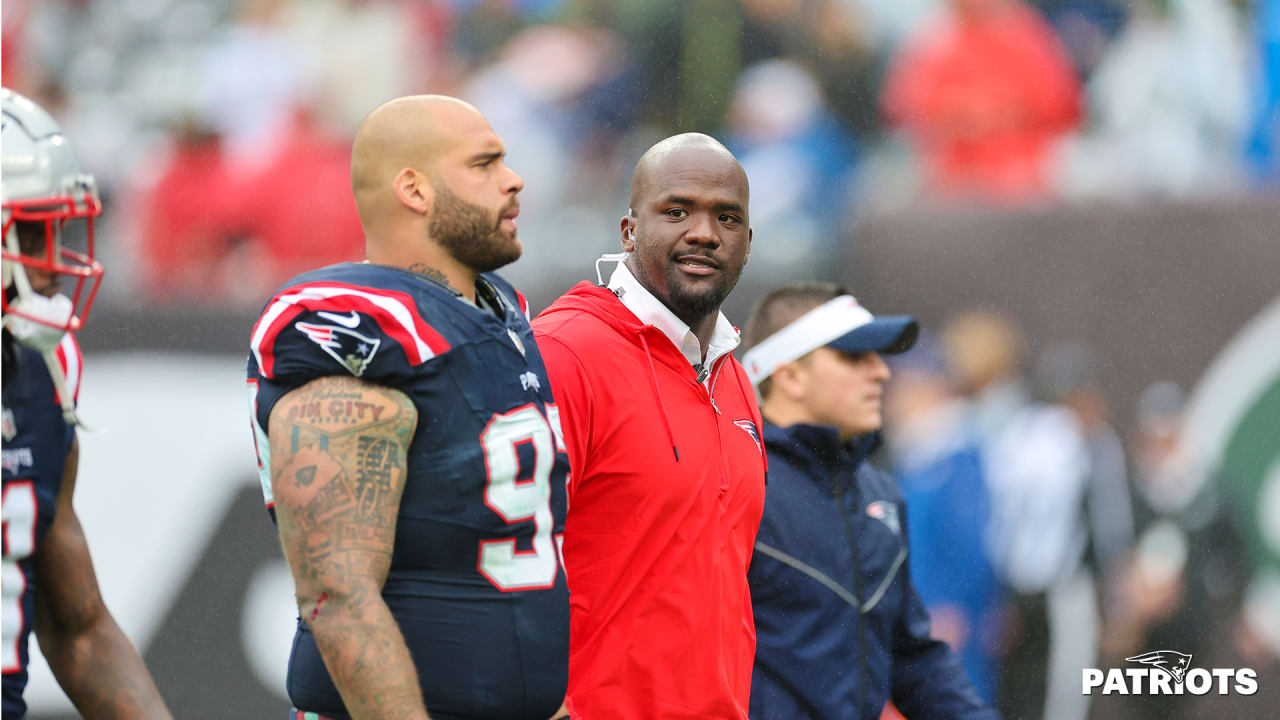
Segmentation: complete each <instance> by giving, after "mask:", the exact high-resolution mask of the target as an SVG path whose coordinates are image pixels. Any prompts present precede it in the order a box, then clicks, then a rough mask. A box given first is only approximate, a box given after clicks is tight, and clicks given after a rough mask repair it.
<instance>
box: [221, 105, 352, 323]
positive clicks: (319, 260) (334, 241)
mask: <svg viewBox="0 0 1280 720" xmlns="http://www.w3.org/2000/svg"><path fill="white" fill-rule="evenodd" d="M350 158H351V145H350V143H349V142H348V141H347V140H345V139H338V138H335V137H334V136H333V135H332V134H331V133H329V132H328V131H327V129H326V128H324V127H322V126H320V125H319V124H318V123H317V122H316V118H315V113H314V112H313V111H311V110H309V109H307V110H298V111H295V112H294V114H293V117H292V119H291V122H290V124H289V126H288V129H287V130H286V134H285V135H284V137H282V138H281V144H280V147H279V148H278V149H277V150H276V151H275V152H274V153H272V155H271V161H270V163H269V164H268V165H267V166H266V167H264V168H263V169H262V170H261V171H260V172H258V173H256V174H255V175H254V176H252V177H250V178H247V179H245V181H244V182H243V184H242V185H241V186H240V188H239V190H240V192H241V193H242V197H241V200H240V202H239V209H240V210H241V211H242V212H243V213H244V215H243V217H241V218H238V220H239V222H240V223H241V224H243V225H244V227H245V228H246V229H247V232H248V234H249V236H250V237H251V239H252V241H253V245H251V246H250V248H249V249H250V251H251V259H252V260H254V261H257V262H263V263H265V266H266V268H267V269H268V272H267V274H266V277H265V279H266V284H265V285H264V286H262V287H259V288H256V289H254V288H252V287H246V285H247V284H249V283H247V282H246V279H245V278H240V279H239V280H238V281H237V282H236V283H235V284H234V285H232V286H231V287H229V288H228V290H232V291H236V292H237V293H238V294H239V293H243V296H244V297H245V298H246V299H252V300H253V301H254V302H256V301H257V299H258V298H260V297H261V295H262V293H263V292H267V291H269V290H270V289H271V287H273V286H275V285H276V284H278V283H280V282H282V281H283V280H285V279H286V278H288V277H290V276H292V275H296V274H297V273H299V272H302V271H303V270H305V269H306V268H308V267H315V266H323V265H327V264H330V263H336V262H345V261H359V260H361V259H363V257H364V233H363V232H362V231H361V229H360V217H359V216H358V215H357V214H356V204H355V198H354V197H353V196H352V194H351V170H350Z"/></svg>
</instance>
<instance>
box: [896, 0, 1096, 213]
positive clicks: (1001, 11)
mask: <svg viewBox="0 0 1280 720" xmlns="http://www.w3.org/2000/svg"><path fill="white" fill-rule="evenodd" d="M950 5H951V12H950V13H948V14H946V15H944V16H943V17H942V18H940V19H939V20H938V21H937V22H936V23H934V24H933V25H931V26H929V27H927V28H926V29H924V30H923V31H921V32H920V33H919V34H918V35H917V36H916V37H915V38H914V39H913V40H912V41H910V42H909V43H908V45H907V47H906V48H905V50H904V51H903V52H901V53H900V54H899V56H898V57H897V58H895V60H894V63H893V68H892V70H891V72H890V75H889V78H888V80H887V82H886V86H885V95H884V98H883V103H884V108H885V113H886V114H887V116H888V118H889V120H890V121H891V122H892V123H893V124H894V125H897V126H899V127H901V128H902V129H903V130H904V131H905V132H906V133H907V135H908V136H910V138H911V139H912V140H913V141H914V144H915V145H916V146H917V148H918V150H919V152H920V153H921V155H922V157H923V161H924V163H925V172H926V174H927V175H928V177H929V181H930V184H931V186H932V188H933V189H934V190H935V191H939V192H942V193H944V194H946V195H951V196H957V195H959V196H977V197H982V198H986V199H993V200H1003V201H1015V200H1025V199H1029V198H1037V197H1042V196H1045V195H1046V194H1047V193H1048V191H1049V182H1048V181H1049V166H1048V162H1049V160H1050V150H1051V148H1052V146H1053V144H1054V142H1055V141H1056V140H1057V139H1058V138H1059V137H1061V136H1062V135H1063V134H1064V133H1066V132H1067V131H1069V130H1070V129H1071V128H1073V127H1075V125H1076V124H1077V123H1078V122H1079V120H1080V89H1079V82H1078V80H1077V79H1076V76H1075V72H1074V71H1073V70H1072V68H1071V65H1070V62H1069V59H1068V57H1067V54H1066V51H1065V50H1064V49H1063V47H1062V44H1061V43H1060V42H1059V41H1058V39H1057V37H1056V36H1055V35H1054V34H1053V30H1052V29H1051V28H1050V27H1049V25H1048V23H1046V22H1045V21H1044V18H1042V17H1041V16H1040V14H1039V13H1038V12H1036V11H1035V10H1033V9H1031V8H1030V7H1027V6H1026V5H1024V4H1022V2H1020V0H951V3H950Z"/></svg>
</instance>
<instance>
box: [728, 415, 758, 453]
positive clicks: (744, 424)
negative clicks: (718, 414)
mask: <svg viewBox="0 0 1280 720" xmlns="http://www.w3.org/2000/svg"><path fill="white" fill-rule="evenodd" d="M733 424H734V425H737V426H738V427H740V428H742V429H743V431H744V432H746V433H747V434H748V435H750V436H751V439H752V440H755V441H756V449H757V450H759V451H760V454H761V455H764V448H763V447H761V445H760V431H759V430H758V429H757V428H756V424H755V423H753V422H751V421H750V420H734V421H733Z"/></svg>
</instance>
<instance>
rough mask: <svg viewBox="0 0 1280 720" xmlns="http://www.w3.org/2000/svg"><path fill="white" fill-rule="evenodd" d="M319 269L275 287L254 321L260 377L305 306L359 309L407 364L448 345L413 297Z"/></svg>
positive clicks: (271, 370) (269, 373)
mask: <svg viewBox="0 0 1280 720" xmlns="http://www.w3.org/2000/svg"><path fill="white" fill-rule="evenodd" d="M339 267H342V266H339ZM346 267H351V266H346ZM356 267H358V266H356ZM335 269H336V268H335ZM326 270H330V269H328V268H327V269H326ZM319 274H320V273H308V274H307V275H306V276H303V277H304V278H306V277H308V276H310V279H307V280H305V281H301V282H297V283H295V284H291V285H289V286H287V287H285V288H284V289H283V290H281V291H279V292H277V293H276V294H275V296H274V297H272V298H271V301H270V302H269V303H267V307H266V310H264V311H263V313H262V316H261V317H260V318H258V322H257V324H256V325H254V328H253V335H252V337H251V339H250V342H249V347H250V350H251V351H252V353H253V356H254V359H255V360H256V361H257V365H258V373H259V374H260V375H261V376H262V377H264V378H266V379H268V380H270V379H272V378H273V377H274V374H275V365H276V357H275V350H274V349H275V344H276V340H277V339H278V338H279V336H280V333H281V331H283V330H284V329H285V328H287V327H289V325H290V324H291V323H292V322H293V321H294V320H295V319H296V318H297V317H298V316H299V315H301V314H302V313H304V312H314V311H329V312H333V313H339V314H348V313H350V312H352V311H355V312H358V313H360V314H362V315H364V316H366V317H368V318H370V319H372V320H373V321H374V322H376V323H377V325H378V328H379V329H380V330H381V331H382V332H383V333H385V334H386V335H387V336H388V337H390V338H391V339H393V340H395V341H396V343H397V344H398V345H400V347H401V348H403V350H404V354H405V359H406V360H407V361H408V362H409V364H410V365H420V364H422V363H424V362H426V361H427V360H430V359H431V358H433V357H435V356H437V355H439V354H442V353H444V352H447V351H448V350H449V348H450V344H449V342H448V341H447V340H445V338H444V336H443V335H442V334H441V333H440V332H438V331H437V330H436V329H435V328H433V327H432V326H431V325H430V324H429V323H427V322H426V321H425V320H424V319H423V318H422V315H421V313H420V312H419V310H418V303H417V301H416V300H415V299H414V298H413V296H411V295H410V294H409V293H408V292H404V291H400V290H392V289H388V288H385V287H370V286H368V285H358V284H352V283H348V282H340V281H336V280H325V279H321V278H320V277H316V276H317V275H319ZM324 274H330V275H332V274H337V273H332V272H330V273H324ZM345 274H346V275H353V274H356V273H353V272H348V273H345ZM360 274H361V275H363V274H365V273H360ZM352 279H355V278H352ZM299 280H302V278H299Z"/></svg>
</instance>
